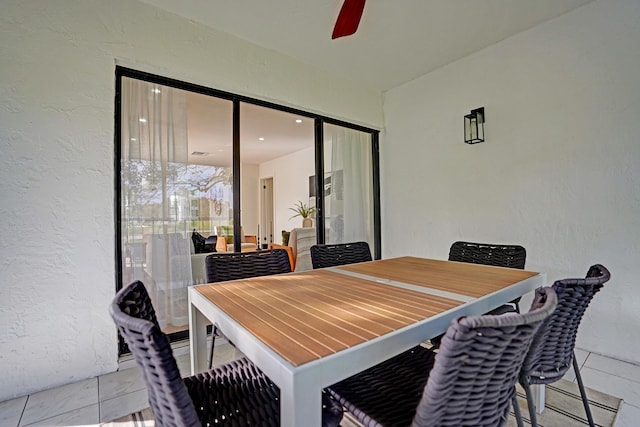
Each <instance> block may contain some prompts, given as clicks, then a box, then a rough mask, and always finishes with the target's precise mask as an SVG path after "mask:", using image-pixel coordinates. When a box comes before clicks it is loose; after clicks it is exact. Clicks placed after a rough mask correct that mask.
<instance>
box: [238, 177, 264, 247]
mask: <svg viewBox="0 0 640 427" xmlns="http://www.w3.org/2000/svg"><path fill="white" fill-rule="evenodd" d="M259 170H260V169H259V167H258V165H249V164H243V165H242V166H241V168H240V171H241V177H240V187H241V193H240V196H241V197H242V200H240V203H241V205H240V214H241V222H242V229H243V230H244V233H245V234H253V235H257V234H258V221H260V178H258V172H259Z"/></svg>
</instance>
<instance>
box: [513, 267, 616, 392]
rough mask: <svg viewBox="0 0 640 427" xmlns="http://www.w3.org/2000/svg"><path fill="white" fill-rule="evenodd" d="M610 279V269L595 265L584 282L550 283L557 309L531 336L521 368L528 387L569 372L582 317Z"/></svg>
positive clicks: (560, 376) (565, 281)
mask: <svg viewBox="0 0 640 427" xmlns="http://www.w3.org/2000/svg"><path fill="white" fill-rule="evenodd" d="M610 277H611V274H610V273H609V270H607V269H606V268H605V267H604V266H603V265H600V264H596V265H593V266H591V268H589V271H588V272H587V276H586V278H585V279H564V280H558V281H556V282H555V283H554V284H553V289H554V290H555V291H556V294H557V295H558V307H557V308H556V309H555V311H554V312H553V314H552V315H551V316H549V318H548V319H547V320H545V322H544V323H543V325H542V326H541V327H540V330H539V331H538V333H537V334H536V336H535V337H534V339H533V342H532V344H531V349H530V350H529V354H527V357H526V358H525V361H524V365H523V369H522V373H523V374H524V375H525V376H527V377H530V378H529V382H530V383H531V384H550V383H553V382H556V381H558V380H559V379H560V378H562V377H563V376H564V374H565V373H566V372H567V370H569V368H570V367H571V365H572V362H573V351H574V347H575V344H576V336H577V335H578V327H579V326H580V321H581V320H582V316H583V315H584V312H585V310H586V309H587V307H588V306H589V303H590V302H591V300H592V299H593V297H594V295H595V294H596V293H597V292H598V291H600V289H602V287H603V286H604V284H605V283H606V282H607V281H608V280H609V279H610Z"/></svg>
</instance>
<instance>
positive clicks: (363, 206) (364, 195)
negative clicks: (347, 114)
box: [322, 124, 376, 250]
mask: <svg viewBox="0 0 640 427" xmlns="http://www.w3.org/2000/svg"><path fill="white" fill-rule="evenodd" d="M323 134H324V143H323V151H324V181H323V193H322V194H323V199H324V223H325V236H324V237H325V242H326V243H345V242H356V241H365V242H367V243H369V247H370V248H371V249H372V250H373V249H374V248H375V241H376V239H375V215H374V185H373V184H374V180H373V172H374V162H373V154H372V153H373V145H372V144H373V140H372V136H371V134H370V133H367V132H362V131H360V130H354V129H349V128H346V127H344V126H338V125H333V124H325V125H324V132H323Z"/></svg>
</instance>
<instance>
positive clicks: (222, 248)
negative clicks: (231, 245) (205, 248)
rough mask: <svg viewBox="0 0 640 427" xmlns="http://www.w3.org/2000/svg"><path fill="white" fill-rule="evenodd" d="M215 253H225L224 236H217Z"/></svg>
mask: <svg viewBox="0 0 640 427" xmlns="http://www.w3.org/2000/svg"><path fill="white" fill-rule="evenodd" d="M216 252H227V238H226V237H224V236H218V240H217V241H216Z"/></svg>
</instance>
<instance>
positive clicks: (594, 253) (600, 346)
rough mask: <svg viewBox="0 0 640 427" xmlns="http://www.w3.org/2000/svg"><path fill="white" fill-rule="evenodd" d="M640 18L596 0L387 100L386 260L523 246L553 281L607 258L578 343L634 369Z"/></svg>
mask: <svg viewBox="0 0 640 427" xmlns="http://www.w3.org/2000/svg"><path fill="white" fill-rule="evenodd" d="M638 22H640V4H639V3H638V2H637V1H635V0H620V1H616V2H608V1H596V2H592V3H589V4H588V5H586V6H584V7H582V8H579V9H577V10H575V11H573V12H570V13H568V14H566V15H563V16H560V17H558V18H556V19H554V20H552V21H549V22H547V23H544V24H542V25H540V26H537V27H535V28H533V29H531V30H529V31H526V32H524V33H521V34H519V35H517V36H514V37H511V38H509V39H506V40H504V41H502V42H500V43H498V44H496V45H494V46H492V47H490V48H487V49H485V50H483V51H480V52H477V53H476V54H474V55H471V56H469V57H466V58H464V59H462V60H460V61H457V62H455V63H452V64H449V65H448V66H446V67H443V68H441V69H439V70H436V71H434V72H432V73H430V74H427V75H425V76H422V77H420V78H418V79H416V80H414V81H412V82H410V83H408V84H405V85H403V86H401V87H398V88H395V89H393V90H391V91H388V92H386V93H385V96H384V99H385V102H384V105H385V108H384V109H385V120H386V136H385V140H384V141H383V144H382V147H381V158H382V198H383V203H382V209H383V211H382V217H383V224H384V226H383V227H382V231H383V235H382V240H383V242H384V243H383V246H382V247H383V257H391V256H399V255H406V254H413V255H422V256H426V257H434V258H440V259H446V258H447V256H448V250H449V247H450V245H451V243H452V242H454V241H456V240H469V241H476V242H490V243H516V244H521V245H523V246H524V247H525V248H526V249H527V265H526V267H527V269H530V270H534V271H542V272H546V274H547V281H548V283H549V284H552V283H553V281H554V280H557V279H561V278H567V277H584V276H585V274H586V272H587V269H588V268H589V266H591V265H593V264H596V263H601V264H603V265H605V266H606V267H608V268H609V269H610V271H611V273H612V279H611V280H610V282H609V283H608V284H607V285H606V286H605V287H604V289H603V290H602V291H601V292H600V293H599V294H598V295H596V297H595V299H594V301H593V302H592V305H591V306H590V307H589V309H588V310H587V314H586V316H585V318H584V319H583V322H582V325H581V328H580V331H579V335H578V343H577V345H578V347H581V348H583V349H587V350H590V351H594V352H597V353H601V354H604V355H609V356H613V357H616V358H619V359H622V360H627V361H631V362H635V363H639V362H640V332H639V331H640V314H639V313H640V312H639V311H638V307H640V288H638V286H637V278H638V277H640V264H639V263H638V253H639V250H640V186H639V185H638V183H639V182H640V166H639V163H638V161H639V160H640V144H638V135H640V121H639V120H638V117H640V83H639V80H638V75H639V71H640V43H638V40H640V26H639V25H638ZM478 107H485V111H486V127H485V129H486V142H484V143H480V144H475V145H467V144H465V143H464V142H463V116H464V115H465V114H468V113H469V111H470V110H471V109H474V108H478Z"/></svg>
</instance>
